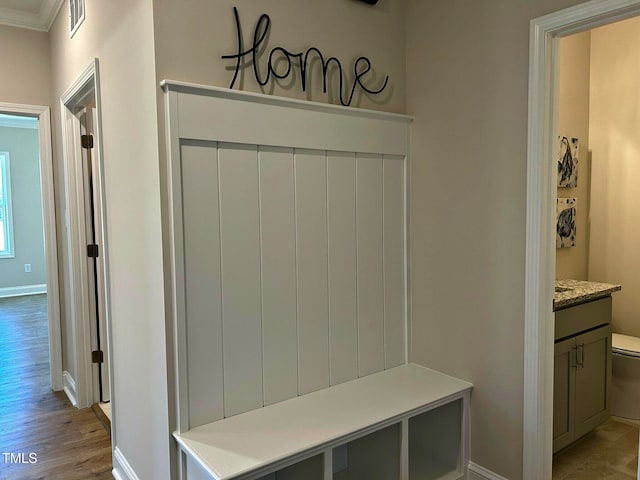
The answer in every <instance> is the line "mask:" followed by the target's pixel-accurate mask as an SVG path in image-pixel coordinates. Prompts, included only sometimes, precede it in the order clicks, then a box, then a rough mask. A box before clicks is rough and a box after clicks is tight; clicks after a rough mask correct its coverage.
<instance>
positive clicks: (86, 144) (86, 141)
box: [80, 135, 93, 148]
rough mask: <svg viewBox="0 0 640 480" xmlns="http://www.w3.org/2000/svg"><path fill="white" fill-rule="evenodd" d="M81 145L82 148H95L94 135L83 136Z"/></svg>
mask: <svg viewBox="0 0 640 480" xmlns="http://www.w3.org/2000/svg"><path fill="white" fill-rule="evenodd" d="M80 144H81V145H82V148H93V135H81V136H80Z"/></svg>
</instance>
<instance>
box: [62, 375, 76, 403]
mask: <svg viewBox="0 0 640 480" xmlns="http://www.w3.org/2000/svg"><path fill="white" fill-rule="evenodd" d="M62 383H63V384H64V387H63V390H64V393H66V394H67V397H69V401H70V402H71V404H72V405H73V406H74V407H75V406H76V405H77V404H78V400H77V398H78V397H77V390H76V381H75V380H74V379H73V377H72V376H71V374H70V373H69V372H67V371H66V370H65V371H64V372H62Z"/></svg>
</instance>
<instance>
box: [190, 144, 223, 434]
mask: <svg viewBox="0 0 640 480" xmlns="http://www.w3.org/2000/svg"><path fill="white" fill-rule="evenodd" d="M181 153H182V165H181V167H182V184H183V185H186V186H188V187H186V188H184V189H183V192H182V205H183V222H184V224H183V225H184V264H185V278H184V282H185V297H186V302H185V303H186V305H187V307H186V331H187V361H188V365H189V374H188V390H189V428H194V427H197V426H200V425H204V424H205V423H209V422H213V421H216V420H220V419H221V418H223V417H224V407H223V405H224V404H223V392H222V388H220V387H221V386H222V383H223V382H222V379H223V370H222V318H221V313H222V312H221V292H220V229H219V227H220V223H219V216H218V213H219V211H218V160H217V148H216V145H215V144H213V143H211V144H199V145H195V144H192V145H183V146H182V152H181Z"/></svg>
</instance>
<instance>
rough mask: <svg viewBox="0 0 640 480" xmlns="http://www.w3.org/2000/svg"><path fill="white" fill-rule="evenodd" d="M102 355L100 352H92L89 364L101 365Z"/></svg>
mask: <svg viewBox="0 0 640 480" xmlns="http://www.w3.org/2000/svg"><path fill="white" fill-rule="evenodd" d="M103 362H104V353H103V352H102V350H94V351H93V352H91V363H103Z"/></svg>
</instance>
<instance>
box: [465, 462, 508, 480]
mask: <svg viewBox="0 0 640 480" xmlns="http://www.w3.org/2000/svg"><path fill="white" fill-rule="evenodd" d="M467 480H508V479H506V478H505V477H503V476H501V475H498V474H497V473H493V472H492V471H491V470H487V469H486V468H484V467H481V466H480V465H476V464H475V463H473V462H469V472H468V474H467Z"/></svg>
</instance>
